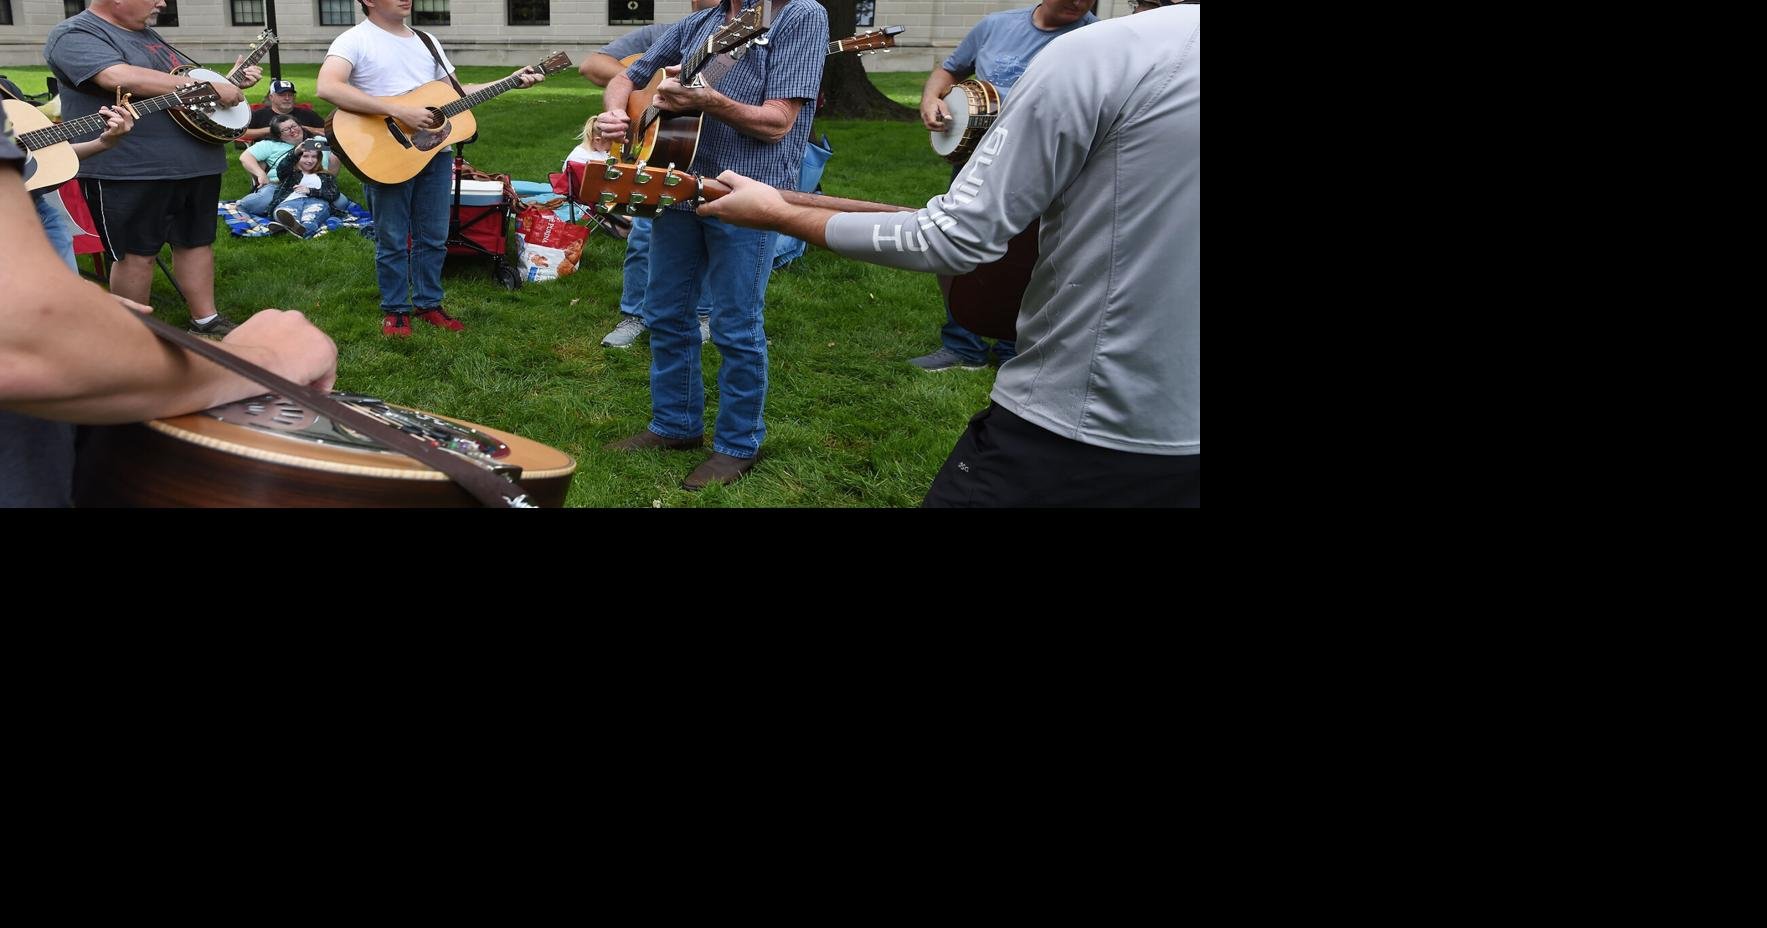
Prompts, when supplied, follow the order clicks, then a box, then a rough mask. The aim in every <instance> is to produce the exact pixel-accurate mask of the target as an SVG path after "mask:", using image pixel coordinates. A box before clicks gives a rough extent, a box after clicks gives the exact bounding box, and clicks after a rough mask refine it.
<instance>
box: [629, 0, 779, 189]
mask: <svg viewBox="0 0 1767 928" xmlns="http://www.w3.org/2000/svg"><path fill="white" fill-rule="evenodd" d="M772 22H773V16H772V7H771V6H770V5H769V4H767V3H766V2H765V0H763V2H761V3H757V4H755V5H754V6H752V7H750V8H749V9H747V10H744V11H743V13H742V15H741V16H738V17H737V18H736V19H734V20H731V21H730V22H728V23H725V24H724V25H723V26H722V27H721V28H719V29H718V31H717V32H714V33H712V37H711V38H709V39H707V40H706V44H705V46H704V47H702V48H699V49H695V50H694V52H693V54H691V55H689V56H687V60H685V61H683V62H681V73H680V74H679V75H677V76H676V80H679V81H680V82H681V83H682V84H683V85H685V86H688V87H705V86H708V85H709V82H708V81H706V80H705V79H704V76H703V75H702V74H701V73H700V72H701V70H703V69H704V68H705V67H707V65H709V64H710V63H711V62H712V61H713V60H714V59H716V58H717V56H719V55H722V54H724V53H725V52H729V51H735V50H737V49H741V48H745V47H746V46H747V45H748V44H749V43H750V42H753V41H754V40H756V39H758V38H760V37H761V35H762V34H764V33H765V32H766V31H767V30H768V29H769V28H771V27H772ZM642 57H644V56H643V55H631V56H628V57H626V58H624V59H622V60H621V63H622V64H625V65H626V66H627V67H631V62H634V61H637V60H638V59H639V58H642ZM722 61H723V62H724V63H723V64H721V65H720V68H721V70H720V71H719V72H718V74H717V75H715V76H722V75H723V74H724V73H726V72H728V70H729V68H730V67H731V65H733V64H734V62H733V61H731V60H730V59H729V58H725V59H722ZM666 71H667V69H665V68H657V69H656V73H655V74H653V75H651V77H650V83H648V84H645V85H644V86H643V87H641V88H635V89H634V90H633V91H632V95H631V96H629V97H627V98H626V116H627V118H628V119H630V120H631V121H630V122H629V123H628V126H629V129H628V131H627V132H626V139H625V141H624V142H622V143H621V145H620V157H621V158H622V159H623V160H625V161H630V162H636V163H643V164H661V165H666V166H668V167H677V166H679V167H684V168H685V167H691V166H692V165H693V154H694V152H695V151H697V150H698V149H699V130H700V123H701V120H702V119H703V118H704V114H702V113H700V112H698V111H695V112H691V113H674V112H670V111H668V110H665V109H662V108H661V107H659V106H657V105H656V103H655V100H656V91H657V87H659V86H661V85H662V83H663V81H664V80H666V79H667V78H668V74H667V73H666Z"/></svg>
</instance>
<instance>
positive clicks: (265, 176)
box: [237, 113, 349, 216]
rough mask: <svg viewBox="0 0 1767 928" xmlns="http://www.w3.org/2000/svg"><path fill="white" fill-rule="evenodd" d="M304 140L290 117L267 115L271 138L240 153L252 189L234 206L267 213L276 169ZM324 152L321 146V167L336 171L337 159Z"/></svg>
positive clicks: (274, 194) (272, 198) (256, 213)
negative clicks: (250, 180)
mask: <svg viewBox="0 0 1767 928" xmlns="http://www.w3.org/2000/svg"><path fill="white" fill-rule="evenodd" d="M323 138H324V136H318V137H316V138H315V139H313V141H319V140H320V139H323ZM304 141H306V134H305V131H304V130H303V129H302V128H301V124H300V123H298V122H296V121H295V118H294V117H293V116H288V115H284V114H280V113H279V114H277V115H275V116H272V117H270V137H269V138H267V139H264V140H263V141H261V142H253V143H252V146H251V147H250V148H247V149H246V150H245V151H242V152H240V153H239V166H240V167H242V168H245V172H246V173H247V174H250V175H251V176H252V192H251V193H248V194H246V195H245V196H243V197H240V198H239V203H238V204H237V205H238V206H239V208H240V209H242V210H244V211H245V212H248V213H250V214H252V215H253V216H268V215H270V211H271V209H272V208H273V207H272V206H271V204H272V203H274V202H275V201H276V199H277V194H278V193H279V191H278V190H277V186H276V181H275V177H276V174H277V169H278V168H280V167H281V166H282V163H283V161H284V160H285V159H287V158H288V156H289V154H290V153H292V152H293V151H294V150H295V146H297V145H300V144H302V143H303V142H304ZM323 152H324V149H321V153H322V157H321V158H320V161H319V165H320V170H321V171H324V172H325V173H327V174H336V173H337V171H338V162H337V161H336V160H334V159H333V158H332V157H331V156H330V155H325V154H323ZM348 202H349V201H348V200H345V201H344V202H343V203H337V204H333V205H335V206H337V208H338V209H343V208H344V205H345V204H346V203H348Z"/></svg>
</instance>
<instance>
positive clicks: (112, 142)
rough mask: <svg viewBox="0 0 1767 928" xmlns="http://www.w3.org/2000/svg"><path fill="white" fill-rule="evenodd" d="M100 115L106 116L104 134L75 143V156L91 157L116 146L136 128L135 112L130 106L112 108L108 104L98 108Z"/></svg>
mask: <svg viewBox="0 0 1767 928" xmlns="http://www.w3.org/2000/svg"><path fill="white" fill-rule="evenodd" d="M98 113H99V115H101V116H103V117H104V134H103V135H100V136H99V137H98V138H95V139H91V140H89V141H85V142H75V143H74V157H76V158H90V157H92V156H93V155H96V154H98V153H99V152H101V151H109V150H111V149H112V148H115V147H116V145H117V142H119V141H121V140H122V138H123V136H125V135H128V134H129V130H131V129H133V128H135V114H134V113H131V112H129V108H128V107H118V108H116V109H111V108H110V107H108V106H101V107H99V108H98Z"/></svg>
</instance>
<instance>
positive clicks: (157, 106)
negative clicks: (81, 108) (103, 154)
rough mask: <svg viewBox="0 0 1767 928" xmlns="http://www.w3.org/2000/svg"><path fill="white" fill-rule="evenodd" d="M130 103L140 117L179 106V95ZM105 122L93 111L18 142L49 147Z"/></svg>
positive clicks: (97, 129)
mask: <svg viewBox="0 0 1767 928" xmlns="http://www.w3.org/2000/svg"><path fill="white" fill-rule="evenodd" d="M129 105H130V106H132V107H134V108H135V116H136V118H140V117H142V116H147V115H151V114H153V113H158V112H160V111H162V110H169V109H171V108H172V107H175V106H177V105H178V95H177V94H176V93H168V94H162V95H160V96H157V97H150V98H148V99H146V100H141V101H130V104H129ZM105 122H106V118H105V115H104V114H103V113H93V114H92V115H90V116H82V117H80V118H79V119H70V120H68V121H67V122H63V123H58V124H56V125H53V126H50V127H49V128H47V129H38V130H36V131H35V132H26V133H25V134H23V135H21V136H19V137H18V143H19V144H20V145H22V146H24V147H25V148H32V149H35V148H47V147H49V146H50V145H56V144H59V143H61V142H70V141H73V139H74V137H75V136H79V135H90V134H92V133H94V132H99V131H102V130H103V129H104V125H105Z"/></svg>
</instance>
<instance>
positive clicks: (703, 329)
mask: <svg viewBox="0 0 1767 928" xmlns="http://www.w3.org/2000/svg"><path fill="white" fill-rule="evenodd" d="M711 340H712V317H710V316H701V317H699V343H700V344H702V345H703V344H705V343H706V342H709V341H711Z"/></svg>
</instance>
